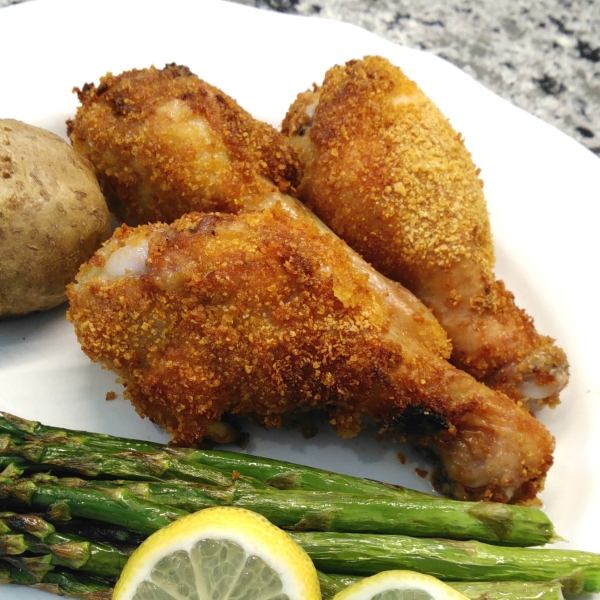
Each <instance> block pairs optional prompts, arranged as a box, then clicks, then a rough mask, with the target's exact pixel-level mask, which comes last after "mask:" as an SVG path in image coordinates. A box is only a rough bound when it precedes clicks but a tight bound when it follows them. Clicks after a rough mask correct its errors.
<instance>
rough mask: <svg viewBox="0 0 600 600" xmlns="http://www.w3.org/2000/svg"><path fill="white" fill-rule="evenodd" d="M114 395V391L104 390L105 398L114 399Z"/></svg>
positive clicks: (115, 395)
mask: <svg viewBox="0 0 600 600" xmlns="http://www.w3.org/2000/svg"><path fill="white" fill-rule="evenodd" d="M116 397H117V394H115V392H106V399H107V400H114V399H115V398H116Z"/></svg>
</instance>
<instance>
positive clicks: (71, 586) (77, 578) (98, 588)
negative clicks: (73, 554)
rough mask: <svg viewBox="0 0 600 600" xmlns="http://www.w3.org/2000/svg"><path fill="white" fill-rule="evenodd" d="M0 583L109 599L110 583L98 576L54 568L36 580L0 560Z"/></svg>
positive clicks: (85, 598) (83, 598)
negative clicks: (39, 579)
mask: <svg viewBox="0 0 600 600" xmlns="http://www.w3.org/2000/svg"><path fill="white" fill-rule="evenodd" d="M0 583H3V584H4V583H16V584H21V585H27V586H29V587H33V588H36V589H39V590H42V591H44V592H50V593H51V594H56V595H57V596H69V597H71V598H80V599H81V600H110V599H111V598H112V592H113V588H112V583H111V582H109V581H107V580H104V579H102V578H99V577H92V576H86V575H84V574H80V573H72V572H69V571H64V570H60V569H56V568H55V569H54V570H52V571H49V572H48V573H46V575H44V577H43V578H42V579H41V581H39V582H38V581H37V580H36V579H35V578H33V577H32V576H31V574H30V573H28V572H27V571H24V570H22V569H19V568H17V567H15V566H13V565H10V564H7V563H3V562H2V560H0Z"/></svg>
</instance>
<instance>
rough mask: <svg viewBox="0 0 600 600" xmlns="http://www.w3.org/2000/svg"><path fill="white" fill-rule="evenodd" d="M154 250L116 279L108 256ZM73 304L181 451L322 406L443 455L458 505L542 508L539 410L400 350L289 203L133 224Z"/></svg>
mask: <svg viewBox="0 0 600 600" xmlns="http://www.w3.org/2000/svg"><path fill="white" fill-rule="evenodd" d="M144 244H147V256H146V258H145V262H144V263H143V264H144V267H143V271H140V270H139V269H138V268H133V267H132V269H131V270H130V271H124V272H123V273H122V274H121V275H120V276H116V277H115V276H114V275H111V272H112V271H111V270H112V268H113V267H112V265H111V264H109V263H110V262H111V261H112V260H114V259H113V258H112V257H114V256H115V255H116V254H118V253H119V252H120V250H123V249H124V248H125V249H127V247H132V248H138V249H139V248H144ZM138 266H139V265H138ZM69 300H70V309H69V312H68V317H69V319H70V320H71V321H72V322H73V324H74V326H75V330H76V333H77V336H78V339H79V341H80V343H81V345H82V348H83V349H84V351H85V352H86V353H87V354H88V356H90V357H91V358H92V359H93V360H95V361H99V362H101V363H103V365H104V366H105V367H106V368H109V369H112V370H115V371H116V372H118V373H119V375H120V376H121V377H122V378H123V379H124V381H125V382H126V388H127V389H126V396H127V397H128V398H129V399H130V400H131V401H132V402H133V404H134V405H135V407H136V409H137V410H138V412H139V413H140V414H141V415H144V416H148V417H150V418H152V419H153V420H154V421H156V422H157V423H158V424H159V425H160V426H161V427H163V428H165V429H166V430H167V431H168V432H169V433H170V434H171V436H172V438H173V440H174V441H176V442H179V443H184V444H194V443H197V442H200V441H201V440H202V439H203V438H204V436H210V431H211V424H213V423H214V422H215V421H218V420H219V419H220V418H221V417H222V416H223V414H224V413H231V414H238V415H241V416H244V417H247V418H250V419H252V420H254V421H255V422H257V423H259V424H261V425H264V426H266V427H279V426H281V425H282V424H284V423H285V421H286V419H288V418H289V417H290V416H297V415H299V414H303V413H305V412H306V411H309V410H311V409H319V410H320V411H322V412H324V413H325V414H326V415H328V417H329V419H330V422H331V423H332V424H333V426H334V427H335V428H336V429H337V431H338V432H339V434H340V435H341V436H342V437H351V436H353V435H355V434H356V433H357V432H358V431H360V430H361V428H362V427H363V419H364V417H368V418H369V420H375V421H376V422H377V423H379V424H380V426H381V428H382V430H384V431H386V430H388V431H390V432H391V433H398V432H402V433H405V434H408V435H409V436H410V438H411V439H413V440H415V439H418V440H419V442H420V443H422V444H426V445H427V446H428V447H430V448H431V449H432V450H433V451H434V452H436V453H437V454H438V455H439V456H440V457H441V458H442V461H443V464H444V467H445V470H446V473H447V474H448V477H449V479H450V480H451V481H452V482H453V486H454V490H455V492H454V493H455V494H456V495H457V496H458V497H473V498H482V497H486V498H490V499H493V500H511V501H520V500H525V499H527V498H530V497H534V496H535V493H536V492H537V491H538V490H539V489H540V488H541V486H542V485H543V480H544V476H545V473H546V471H547V469H548V468H549V466H550V464H551V462H552V449H553V440H552V437H551V436H550V434H549V433H548V432H547V431H546V429H545V428H544V427H543V426H542V425H541V424H540V423H539V422H537V421H536V420H535V419H534V418H532V417H531V415H530V414H529V413H528V412H527V411H525V410H522V409H520V408H518V407H517V406H516V405H515V404H514V403H513V402H511V401H510V400H509V399H508V398H506V397H505V396H504V395H502V394H499V393H496V392H492V391H491V390H489V389H488V388H486V387H485V386H483V385H482V384H479V383H477V382H475V381H474V380H473V379H472V378H471V377H469V376H468V375H466V374H465V373H463V372H461V371H459V370H457V369H455V368H453V367H451V366H450V365H449V364H448V363H446V362H445V361H444V360H442V359H440V358H439V357H438V356H436V355H435V354H433V353H432V352H431V351H429V350H427V349H426V348H425V347H424V346H422V345H421V344H419V343H418V342H416V341H415V340H414V339H413V338H412V337H410V336H409V335H406V336H405V337H404V339H400V340H398V338H397V337H396V338H393V339H392V338H390V336H389V331H390V324H391V321H390V317H389V311H388V309H387V307H386V306H385V303H384V301H383V300H382V299H381V298H380V297H379V296H378V295H377V294H375V293H373V291H372V290H371V289H370V288H369V287H368V285H367V276H366V275H364V274H361V273H357V272H356V270H355V269H354V267H353V264H352V260H351V259H350V258H349V256H348V254H347V252H346V250H345V249H344V245H343V243H342V242H340V241H337V242H335V241H334V242H332V240H331V238H330V237H328V236H323V235H322V233H321V232H320V230H319V228H318V226H317V225H316V224H315V223H313V222H311V221H303V220H300V219H297V218H294V217H292V216H290V215H289V213H287V212H286V211H285V210H284V209H282V208H281V207H279V206H275V207H274V208H273V209H271V210H266V211H264V212H250V213H241V214H238V215H223V214H198V213H193V214H189V215H186V216H184V217H182V218H181V219H179V220H177V221H175V222H174V223H173V224H172V225H171V226H168V225H164V224H154V225H145V226H141V227H138V228H137V229H131V228H128V227H127V226H123V227H122V228H120V229H118V230H117V231H116V232H115V235H114V237H113V239H112V240H110V241H109V242H108V243H107V245H106V246H105V247H104V248H103V249H102V250H100V251H99V252H98V253H97V254H96V256H95V257H94V259H93V260H92V261H91V262H90V263H88V264H87V265H85V266H84V267H83V268H82V269H81V271H80V273H79V276H78V278H77V283H76V284H74V285H72V286H71V287H70V289H69ZM482 432H485V434H486V435H485V437H484V436H482Z"/></svg>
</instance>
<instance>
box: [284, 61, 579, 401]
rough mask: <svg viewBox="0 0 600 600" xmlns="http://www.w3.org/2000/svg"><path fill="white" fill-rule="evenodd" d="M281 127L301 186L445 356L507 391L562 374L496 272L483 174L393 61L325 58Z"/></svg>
mask: <svg viewBox="0 0 600 600" xmlns="http://www.w3.org/2000/svg"><path fill="white" fill-rule="evenodd" d="M283 132H284V133H286V134H287V135H289V136H291V140H292V144H293V146H294V148H295V149H296V150H297V152H298V154H299V156H300V157H301V159H302V161H303V164H304V166H305V175H304V178H303V180H302V183H301V185H300V188H299V195H300V197H301V198H302V199H304V200H305V201H306V202H307V204H308V205H309V207H310V208H311V209H313V210H314V211H315V213H316V214H317V215H319V216H320V217H321V218H322V219H323V220H324V221H325V223H327V224H328V225H329V226H330V227H331V228H332V229H333V231H334V232H335V233H337V234H338V235H339V236H340V237H341V238H342V239H344V240H345V241H347V242H348V244H349V245H350V246H352V247H353V248H354V249H355V250H357V251H358V252H359V253H360V254H361V255H362V256H364V257H365V258H366V259H367V260H368V261H369V262H370V263H372V264H373V265H374V266H375V267H376V268H377V269H378V270H379V271H381V272H382V273H383V274H384V275H387V276H388V277H390V278H391V279H394V280H396V281H400V282H402V283H403V284H404V285H406V287H408V288H409V289H410V290H411V291H412V292H413V293H415V295H416V296H418V297H419V298H420V299H421V300H422V301H423V302H424V303H425V304H426V305H427V306H429V307H430V308H431V309H432V310H433V312H434V314H435V316H436V317H437V318H438V320H439V321H440V323H441V324H442V326H443V327H444V328H445V329H446V331H447V332H448V334H449V336H450V338H451V340H452V344H453V353H452V362H453V363H454V364H456V365H458V366H460V367H461V368H463V369H465V370H466V371H467V372H469V373H471V374H472V375H474V376H475V377H477V378H478V379H480V380H487V381H488V382H489V383H490V384H492V385H501V386H502V389H503V390H504V391H505V392H507V393H509V394H510V395H511V396H512V397H514V398H515V399H521V398H522V397H523V392H522V389H523V388H522V387H521V384H522V382H523V378H537V381H536V386H537V387H538V389H541V388H544V386H546V385H548V386H549V387H553V388H554V389H555V391H556V392H557V391H558V390H560V389H561V388H562V387H563V386H564V385H565V384H566V381H567V369H568V364H567V361H566V357H565V354H564V352H563V351H562V350H561V349H560V348H558V347H556V346H555V345H554V344H553V341H552V340H549V338H545V337H543V336H540V335H539V334H538V333H537V331H536V329H535V327H534V324H533V320H532V319H531V317H529V316H528V315H527V314H526V313H525V311H523V310H522V309H520V308H519V307H517V306H516V305H515V302H514V296H513V294H512V293H511V292H510V291H508V290H507V289H506V287H505V286H504V284H503V283H502V282H501V281H498V280H496V278H495V275H494V273H493V265H494V254H493V246H492V239H491V234H490V225H489V219H488V212H487V207H486V203H485V198H484V195H483V190H482V182H481V180H480V179H479V170H478V169H477V168H476V167H475V165H474V164H473V161H472V159H471V155H470V153H469V152H468V150H467V149H466V147H465V145H464V142H463V139H462V137H461V135H460V134H457V133H456V131H454V129H453V128H452V126H451V124H450V123H449V122H448V120H447V119H446V117H444V115H443V114H442V113H441V112H440V110H439V109H438V108H437V107H436V106H435V104H434V103H433V102H432V101H431V100H430V99H429V98H427V97H426V96H425V94H424V93H423V92H422V91H421V90H420V89H419V87H418V86H417V85H416V84H415V83H414V82H413V81H411V80H410V79H409V78H408V77H406V75H404V73H403V72H402V71H401V70H400V69H399V68H397V67H395V66H394V65H392V64H391V63H390V62H389V61H387V60H386V59H383V58H381V57H376V56H368V57H365V58H364V59H363V60H353V61H349V62H348V63H346V64H345V65H341V66H336V67H333V68H332V69H330V70H329V71H328V72H327V74H326V76H325V80H324V82H323V85H322V87H317V86H315V87H314V89H313V90H311V91H307V92H304V93H301V94H299V96H298V97H297V99H296V101H295V102H294V103H293V105H292V106H291V108H290V110H289V112H288V114H287V116H286V118H285V120H284V122H283ZM534 354H535V355H536V360H535V361H534V360H532V359H531V357H532V356H533V355H534ZM540 357H541V358H540ZM538 359H539V360H538ZM507 366H508V368H507V369H506V370H504V371H502V372H499V370H501V369H504V368H505V367H507ZM530 368H531V369H532V370H531V369H530ZM528 369H530V370H528ZM550 379H552V382H550V381H549V380H550ZM555 401H556V395H553V396H551V397H549V398H548V400H547V402H548V403H553V402H555Z"/></svg>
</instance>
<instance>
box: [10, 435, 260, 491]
mask: <svg viewBox="0 0 600 600" xmlns="http://www.w3.org/2000/svg"><path fill="white" fill-rule="evenodd" d="M0 453H6V454H8V455H10V456H18V457H22V458H24V459H26V460H27V461H29V462H31V463H34V464H36V465H43V466H46V467H47V466H52V467H55V468H57V469H58V470H67V471H73V472H75V473H78V474H81V475H84V476H86V477H98V476H111V477H120V478H125V479H132V480H147V481H165V480H166V481H169V480H174V481H193V482H197V483H206V484H209V485H219V486H227V485H229V484H231V481H232V476H231V475H225V474H224V473H222V472H221V471H219V470H217V469H215V468H212V467H207V466H205V465H200V464H196V463H192V462H189V461H185V460H180V459H179V458H177V457H175V456H171V455H169V454H167V453H165V452H137V451H129V450H128V451H124V452H120V453H118V454H111V453H102V452H98V451H91V450H90V448H88V447H86V445H85V444H84V443H81V444H73V443H67V444H60V443H59V444H50V443H46V442H41V441H20V440H18V438H14V437H12V436H9V435H6V434H4V435H2V436H0ZM18 466H19V465H17V467H18ZM236 479H242V480H243V481H245V482H246V483H247V484H248V485H253V486H254V487H256V488H257V489H264V488H266V487H270V486H267V485H266V484H263V483H261V482H259V481H258V480H254V479H252V478H247V477H240V476H239V474H237V475H236Z"/></svg>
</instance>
